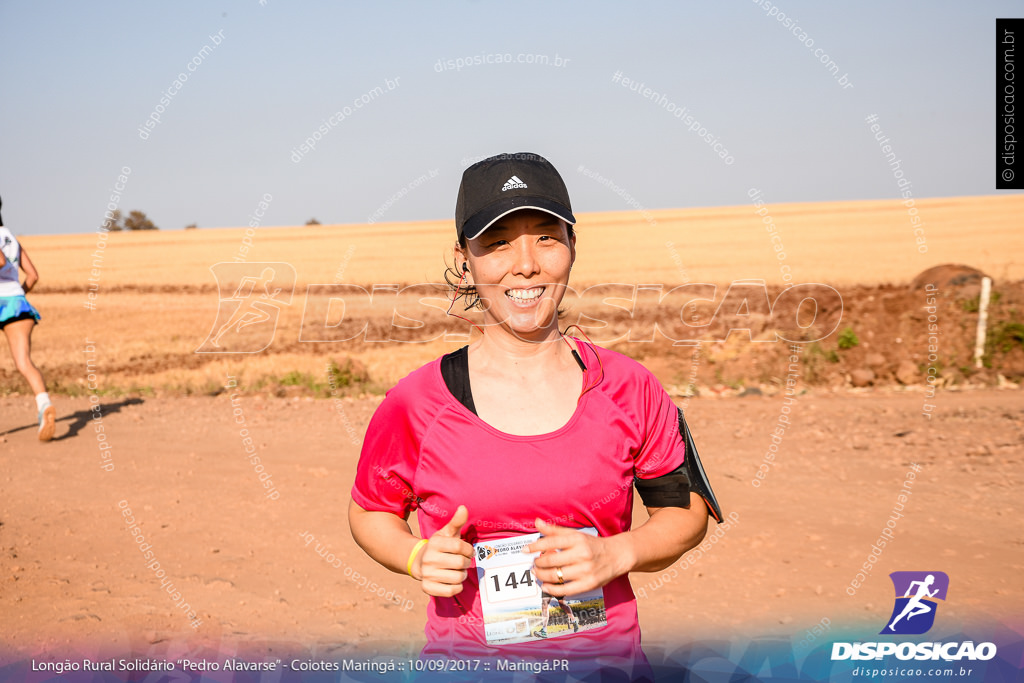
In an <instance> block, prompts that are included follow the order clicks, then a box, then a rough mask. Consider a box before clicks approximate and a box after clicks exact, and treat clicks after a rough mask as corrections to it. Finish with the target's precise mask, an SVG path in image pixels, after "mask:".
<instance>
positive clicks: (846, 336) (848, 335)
mask: <svg viewBox="0 0 1024 683" xmlns="http://www.w3.org/2000/svg"><path fill="white" fill-rule="evenodd" d="M838 344H839V348H841V349H843V350H844V351H846V350H848V349H852V348H853V347H854V346H857V344H860V339H859V338H858V337H857V333H856V332H854V331H853V328H852V327H844V328H843V331H842V332H840V333H839V342H838Z"/></svg>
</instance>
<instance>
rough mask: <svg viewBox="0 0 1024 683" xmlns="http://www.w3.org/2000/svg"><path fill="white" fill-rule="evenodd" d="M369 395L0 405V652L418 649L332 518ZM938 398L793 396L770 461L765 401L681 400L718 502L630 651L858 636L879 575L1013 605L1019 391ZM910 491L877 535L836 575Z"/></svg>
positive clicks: (636, 581) (400, 582) (961, 613)
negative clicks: (41, 409) (881, 543)
mask: <svg viewBox="0 0 1024 683" xmlns="http://www.w3.org/2000/svg"><path fill="white" fill-rule="evenodd" d="M378 400H379V399H373V398H365V399H345V400H337V401H332V400H311V399H280V398H261V397H258V396H243V397H239V398H238V399H237V400H236V401H235V403H234V405H233V404H232V402H231V400H230V398H229V396H228V395H222V396H219V397H216V398H178V399H164V398H161V399H124V400H114V399H100V403H101V405H102V406H103V410H102V416H101V418H100V419H99V420H97V419H94V417H95V415H96V414H95V413H94V412H92V411H91V410H90V408H89V407H90V403H89V399H88V398H78V399H67V398H60V399H59V400H58V403H57V405H58V411H59V422H58V430H57V435H58V436H57V438H56V439H55V440H54V441H53V442H51V443H49V444H40V443H38V442H37V441H36V440H35V428H34V426H33V425H32V424H31V423H32V418H33V415H32V414H31V412H30V410H29V408H28V406H27V404H28V403H29V401H30V399H26V398H24V397H21V398H10V397H9V398H4V399H2V400H0V407H2V413H0V414H2V415H3V422H2V426H0V432H2V437H0V438H2V442H0V473H2V474H0V613H2V614H3V621H4V627H3V630H4V633H5V639H4V640H5V641H6V644H7V645H6V648H7V651H6V652H5V653H4V654H5V656H6V657H8V658H11V657H14V658H17V657H24V656H28V655H32V654H40V653H46V654H48V655H50V656H54V657H61V656H65V655H72V654H74V653H78V654H83V653H85V654H88V653H95V652H117V653H119V654H121V655H123V654H125V653H128V652H134V653H136V654H147V655H148V656H169V655H173V654H174V653H175V652H177V653H179V654H180V653H181V652H184V651H191V652H197V651H206V652H210V653H214V654H215V653H217V652H220V653H221V655H223V654H224V653H229V654H230V653H235V652H238V653H252V654H257V653H274V652H276V653H282V652H284V651H291V652H295V651H300V650H301V651H306V652H312V651H315V652H317V653H319V654H320V655H324V656H330V655H332V654H338V653H343V652H350V651H354V650H357V649H360V648H361V649H362V650H363V651H381V650H385V649H386V650H388V651H395V652H403V653H405V652H408V653H410V654H413V653H415V652H416V651H418V649H419V647H420V646H421V645H422V642H423V631H422V629H423V624H424V621H425V603H426V598H425V596H424V595H423V594H422V593H421V592H420V591H419V588H418V585H417V584H416V583H415V582H413V581H412V580H410V579H408V578H406V577H402V576H399V575H395V574H391V573H389V572H388V571H386V570H383V569H381V568H380V567H378V566H377V565H376V564H375V563H374V562H372V561H371V560H370V559H369V558H368V557H366V556H365V555H364V554H363V552H362V551H361V550H360V549H359V548H358V547H356V546H355V544H354V543H353V541H352V539H351V536H350V534H349V531H348V525H347V522H346V515H345V510H346V505H347V503H348V498H349V496H348V491H349V487H350V485H351V483H352V478H353V472H354V468H355V463H356V459H357V457H358V452H359V445H358V444H359V442H360V440H361V438H362V434H363V432H364V431H365V429H366V424H367V421H368V419H369V416H370V415H371V413H372V411H373V409H374V408H375V406H376V404H377V401H378ZM933 403H934V404H935V405H936V406H937V407H936V408H935V409H934V416H935V417H934V418H933V419H931V420H928V419H926V418H924V417H923V416H922V404H923V394H922V393H920V392H885V391H879V390H876V391H873V392H844V393H829V392H826V391H824V390H815V391H813V392H811V393H805V394H803V395H801V396H799V397H798V399H797V400H796V402H795V403H794V404H793V405H792V407H791V410H790V411H789V413H788V415H786V417H787V418H788V419H789V423H788V424H786V423H785V422H783V423H782V424H783V425H784V436H783V437H781V440H780V441H781V442H780V443H779V444H778V450H777V454H773V455H774V459H773V460H772V459H768V460H766V459H765V455H766V453H768V452H769V446H770V444H772V440H771V434H772V432H773V430H774V429H775V428H776V426H777V425H779V423H780V418H781V417H782V416H783V415H784V414H783V413H782V412H781V408H782V399H781V397H774V398H767V397H759V396H750V397H744V398H729V399H715V398H710V397H700V398H694V399H692V400H691V401H690V402H689V404H688V405H686V406H685V407H686V410H687V416H688V420H689V422H690V423H691V426H692V429H693V431H694V435H695V439H696V440H697V444H698V447H699V448H700V450H701V453H702V456H703V458H704V461H705V464H706V466H707V468H708V470H709V474H710V477H711V479H712V482H713V484H714V485H715V487H716V489H717V491H718V493H719V495H720V498H721V500H722V501H723V507H724V508H725V509H726V512H727V513H733V517H732V521H730V522H729V524H728V526H725V525H723V526H722V527H719V529H718V530H712V533H711V534H709V537H708V539H706V541H705V544H704V545H703V546H702V547H701V549H700V551H694V553H692V554H691V555H689V556H687V557H689V558H690V559H687V557H684V560H683V561H682V564H680V565H677V566H676V569H677V571H676V572H675V575H674V576H673V573H672V572H671V571H670V572H666V573H663V574H661V575H651V574H637V575H634V576H633V585H634V588H635V589H636V590H637V592H638V594H639V595H640V597H639V605H640V611H641V618H640V621H641V625H642V627H643V629H644V638H645V642H646V643H648V645H649V646H650V647H657V646H658V645H659V644H671V643H679V642H682V641H686V640H692V639H697V638H708V637H713V636H715V635H725V634H729V635H730V637H739V636H743V635H750V636H753V635H758V634H769V633H776V634H783V635H788V637H790V638H792V639H793V640H794V642H795V641H797V640H799V639H800V638H802V637H803V635H804V634H805V632H806V631H807V630H808V629H810V628H812V626H814V625H815V624H821V623H822V620H823V619H825V620H827V621H829V622H830V623H832V624H836V623H839V621H840V618H841V619H842V620H843V623H844V628H846V627H849V625H851V624H860V623H863V625H865V627H866V628H871V629H874V632H875V633H877V632H878V629H879V628H880V627H881V626H882V625H883V620H884V619H885V618H886V617H887V616H888V614H889V611H890V610H891V608H892V596H893V588H892V585H891V584H890V582H889V579H888V577H887V574H888V573H889V572H891V571H897V570H925V569H937V570H941V571H945V572H946V573H947V574H948V575H949V576H950V580H951V584H950V585H951V587H950V596H951V599H950V600H948V601H947V604H945V605H944V607H943V610H944V611H943V620H942V629H943V630H944V631H948V630H951V629H956V628H963V627H964V626H965V625H969V624H971V623H975V622H981V621H992V620H995V621H1000V622H1003V623H1009V622H1012V621H1013V620H1019V615H1020V614H1021V613H1022V607H1024V595H1022V593H1021V591H1020V584H1019V576H1020V572H1021V569H1022V568H1024V531H1022V527H1021V525H1020V514H1021V503H1020V492H1019V491H1017V490H1016V489H1017V487H1018V486H1020V485H1021V483H1022V482H1021V480H1022V478H1024V469H1022V459H1024V392H1022V391H1021V390H1019V389H1008V390H994V389H989V390H981V391H974V392H953V391H948V392H940V394H939V395H938V396H937V397H936V399H935V400H934V402H933ZM101 426H102V432H100V431H98V430H99V428H100V427H101ZM246 439H251V440H252V441H251V446H250V442H248V441H246ZM104 444H107V445H108V446H109V447H105V446H104ZM247 448H249V449H250V450H252V449H254V452H255V454H256V455H258V456H259V462H258V463H257V462H256V461H255V460H254V459H252V458H250V457H249V456H248V455H247V454H246V449H247ZM762 465H764V467H763V468H761V466H762ZM759 468H761V471H762V472H764V477H763V479H757V476H756V473H757V472H758V471H759ZM905 489H909V493H902V495H904V496H905V498H904V499H903V500H904V501H905V503H901V505H902V512H900V513H899V514H900V515H901V516H900V517H898V518H896V519H895V525H894V527H892V531H893V537H892V540H891V541H890V542H889V543H888V545H887V547H886V548H884V549H883V550H882V552H881V553H879V554H878V556H877V557H876V560H874V561H873V564H872V565H871V571H870V572H869V573H865V574H864V575H863V579H862V580H861V581H859V582H858V586H856V587H854V586H853V583H852V582H854V581H857V578H856V577H857V573H858V571H861V567H862V566H863V564H864V563H865V562H866V561H868V558H869V555H871V554H872V550H871V548H872V544H873V543H875V542H876V539H878V538H879V537H880V534H881V533H882V532H883V529H885V528H886V523H887V520H890V519H892V518H893V515H894V511H895V510H896V509H897V507H896V506H897V503H898V496H900V495H901V492H903V491H904V490H905ZM641 510H642V508H641ZM642 516H643V513H642V512H638V513H637V519H638V520H639V519H641V518H642ZM133 529H137V531H133ZM133 533H137V534H140V535H143V536H144V544H148V545H149V548H145V545H144V544H142V543H136V542H135V541H134V536H133ZM140 548H144V550H140ZM318 549H319V552H318ZM147 553H151V554H149V555H147ZM321 555H323V557H321ZM157 563H158V564H157ZM378 588H379V590H378ZM851 591H852V594H851ZM954 598H955V599H954ZM190 612H192V613H194V616H192V615H190Z"/></svg>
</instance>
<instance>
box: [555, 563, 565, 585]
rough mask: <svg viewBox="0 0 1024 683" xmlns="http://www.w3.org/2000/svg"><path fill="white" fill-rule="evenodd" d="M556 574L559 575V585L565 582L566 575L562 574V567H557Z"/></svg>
mask: <svg viewBox="0 0 1024 683" xmlns="http://www.w3.org/2000/svg"><path fill="white" fill-rule="evenodd" d="M555 576H557V577H558V584H559V585H562V584H563V583H565V577H564V576H562V568H561V567H555Z"/></svg>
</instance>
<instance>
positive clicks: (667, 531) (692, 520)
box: [528, 493, 708, 596]
mask: <svg viewBox="0 0 1024 683" xmlns="http://www.w3.org/2000/svg"><path fill="white" fill-rule="evenodd" d="M647 512H648V513H649V514H650V519H648V520H647V521H646V522H644V523H643V524H641V525H640V526H638V527H637V528H636V529H631V530H630V531H624V532H622V533H620V534H616V535H615V536H608V537H604V538H602V537H594V536H591V535H589V534H584V533H582V532H580V531H579V530H577V529H569V528H566V527H560V526H555V525H553V524H546V523H545V522H544V521H543V520H541V519H538V520H536V525H537V530H538V531H540V532H541V533H542V534H544V535H543V537H541V538H540V539H539V540H537V541H534V542H533V543H531V544H530V546H529V548H528V552H541V555H540V556H539V557H538V558H537V559H536V560H535V561H534V575H535V576H536V577H537V578H538V579H540V580H541V581H542V582H544V590H546V591H547V592H549V593H551V594H552V595H558V596H561V595H575V594H577V593H583V592H585V591H588V590H593V589H594V588H599V587H601V586H604V585H606V584H608V583H609V582H611V581H612V580H613V579H615V578H616V577H619V576H622V575H623V574H628V573H629V572H634V571H639V572H655V571H660V570H662V569H665V568H666V567H669V566H671V565H672V563H674V562H675V561H676V560H678V559H679V558H680V557H681V556H682V555H683V553H685V552H686V551H687V550H690V549H691V548H695V547H696V546H697V545H699V544H700V542H701V541H702V540H703V539H704V534H705V533H707V527H708V511H707V507H705V505H704V501H703V500H702V499H701V497H700V496H698V495H697V494H695V493H691V494H690V507H689V508H688V509H687V508H676V507H666V508H651V507H649V508H647ZM553 551H557V552H553ZM558 569H561V572H562V579H563V580H564V583H560V582H559V577H558Z"/></svg>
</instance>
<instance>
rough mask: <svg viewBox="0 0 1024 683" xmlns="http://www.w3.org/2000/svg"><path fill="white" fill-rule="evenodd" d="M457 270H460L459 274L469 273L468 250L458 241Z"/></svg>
mask: <svg viewBox="0 0 1024 683" xmlns="http://www.w3.org/2000/svg"><path fill="white" fill-rule="evenodd" d="M454 256H455V270H457V271H458V273H459V275H460V276H461V275H469V266H468V265H467V264H466V262H467V260H468V259H467V258H466V252H465V250H463V248H462V245H460V244H459V243H458V242H456V243H455V253H454Z"/></svg>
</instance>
